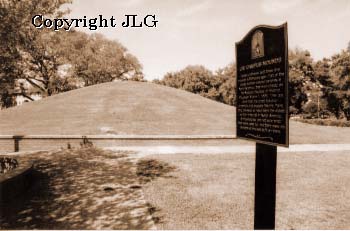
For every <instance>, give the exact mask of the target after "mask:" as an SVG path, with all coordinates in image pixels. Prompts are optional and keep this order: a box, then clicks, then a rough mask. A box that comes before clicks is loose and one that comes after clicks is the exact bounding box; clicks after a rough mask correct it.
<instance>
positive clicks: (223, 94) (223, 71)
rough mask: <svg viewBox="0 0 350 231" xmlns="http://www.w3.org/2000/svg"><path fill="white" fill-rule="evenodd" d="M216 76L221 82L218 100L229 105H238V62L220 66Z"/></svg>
mask: <svg viewBox="0 0 350 231" xmlns="http://www.w3.org/2000/svg"><path fill="white" fill-rule="evenodd" d="M215 78H217V79H218V81H219V83H220V86H219V88H218V92H219V99H218V101H219V102H222V103H225V104H228V105H236V64H234V63H231V64H229V65H227V66H226V67H224V68H220V69H219V70H217V71H216V74H215Z"/></svg>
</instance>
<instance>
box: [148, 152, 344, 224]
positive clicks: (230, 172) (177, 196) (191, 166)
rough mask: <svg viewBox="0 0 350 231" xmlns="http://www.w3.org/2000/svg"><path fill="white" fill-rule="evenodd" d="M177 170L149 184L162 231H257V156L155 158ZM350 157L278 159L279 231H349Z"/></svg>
mask: <svg viewBox="0 0 350 231" xmlns="http://www.w3.org/2000/svg"><path fill="white" fill-rule="evenodd" d="M146 159H154V160H157V161H161V162H164V163H167V164H168V165H170V166H171V167H173V168H175V170H173V171H172V172H170V173H168V174H167V176H168V177H162V178H158V179H156V180H154V181H151V182H149V183H147V184H146V185H145V186H144V187H143V190H144V193H145V197H146V199H147V200H148V201H149V203H150V204H151V205H152V206H154V207H155V208H156V212H155V213H154V214H153V216H156V217H159V218H160V222H159V223H158V224H157V228H158V229H253V216H254V215H253V214H254V210H253V208H254V168H255V158H254V155H253V154H221V155H205V154H198V155H194V154H177V155H153V156H148V157H147V158H146ZM349 165H350V155H349V154H348V153H346V152H336V153H322V152H320V153H283V154H279V155H278V167H277V199H276V229H349V228H350V213H349V211H350V203H349V202H350V192H349V188H350V170H349Z"/></svg>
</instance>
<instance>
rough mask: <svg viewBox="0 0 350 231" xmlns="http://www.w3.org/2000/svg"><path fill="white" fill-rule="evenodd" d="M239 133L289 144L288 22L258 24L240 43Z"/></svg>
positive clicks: (276, 142)
mask: <svg viewBox="0 0 350 231" xmlns="http://www.w3.org/2000/svg"><path fill="white" fill-rule="evenodd" d="M236 62H237V83H236V88H237V92H236V93H237V120H236V123H237V124H236V125H237V137H238V138H243V139H248V140H254V141H256V142H259V143H264V144H270V145H280V146H287V147H288V145H289V134H288V130H289V119H288V38H287V24H283V25H281V26H278V27H272V26H257V27H255V28H253V29H252V30H251V31H250V32H249V33H248V34H247V35H246V36H245V37H244V38H243V39H242V40H241V41H240V42H238V43H236Z"/></svg>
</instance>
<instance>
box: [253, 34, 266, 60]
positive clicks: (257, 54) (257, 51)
mask: <svg viewBox="0 0 350 231" xmlns="http://www.w3.org/2000/svg"><path fill="white" fill-rule="evenodd" d="M261 57H264V34H263V32H261V31H260V30H257V31H255V33H254V35H253V37H252V59H256V58H261Z"/></svg>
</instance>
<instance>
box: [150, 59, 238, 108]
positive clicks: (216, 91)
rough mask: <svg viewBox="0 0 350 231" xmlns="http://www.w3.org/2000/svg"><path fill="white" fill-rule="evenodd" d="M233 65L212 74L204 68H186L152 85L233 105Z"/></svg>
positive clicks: (168, 74)
mask: <svg viewBox="0 0 350 231" xmlns="http://www.w3.org/2000/svg"><path fill="white" fill-rule="evenodd" d="M235 76H236V69H235V64H233V63H232V64H229V65H228V66H226V67H224V68H220V69H219V70H217V71H216V72H215V74H213V73H212V72H211V71H210V70H208V69H206V68H205V67H204V66H201V65H196V66H187V67H186V68H184V69H183V70H181V71H178V72H169V73H167V74H166V75H165V76H164V78H163V79H161V80H158V79H156V80H154V81H153V82H154V83H157V84H162V85H166V86H169V87H174V88H178V89H183V90H186V91H189V92H192V93H195V94H199V95H201V96H204V97H206V98H209V99H212V100H215V101H218V102H222V103H225V104H229V105H234V103H235Z"/></svg>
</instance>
